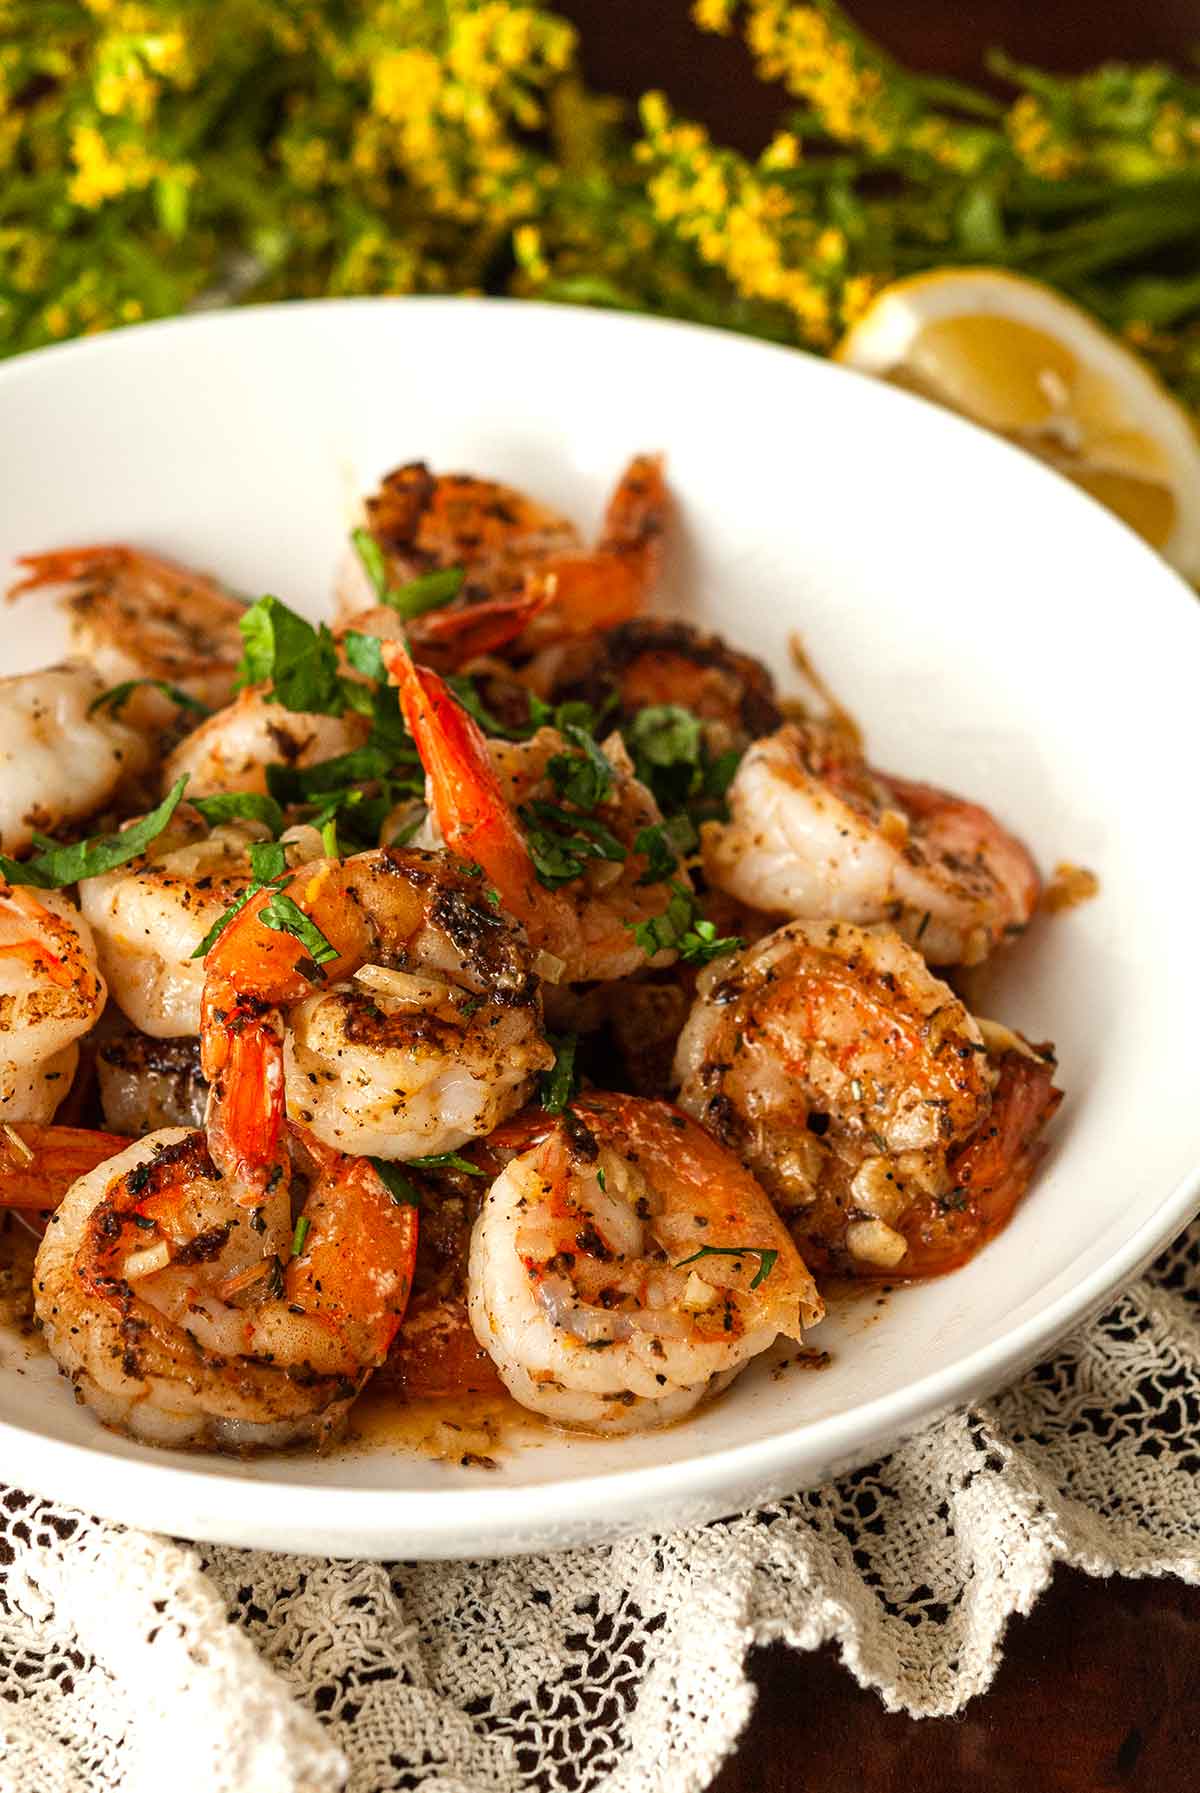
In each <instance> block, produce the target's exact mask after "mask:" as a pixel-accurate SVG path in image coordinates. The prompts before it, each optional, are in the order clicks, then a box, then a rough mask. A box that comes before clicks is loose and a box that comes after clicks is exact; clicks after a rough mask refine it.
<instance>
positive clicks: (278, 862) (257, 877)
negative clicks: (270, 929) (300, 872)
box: [192, 840, 288, 959]
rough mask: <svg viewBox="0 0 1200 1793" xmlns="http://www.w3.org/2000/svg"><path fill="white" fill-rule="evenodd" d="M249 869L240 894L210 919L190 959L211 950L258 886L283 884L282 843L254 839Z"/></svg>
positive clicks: (286, 875)
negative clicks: (206, 931) (210, 923)
mask: <svg viewBox="0 0 1200 1793" xmlns="http://www.w3.org/2000/svg"><path fill="white" fill-rule="evenodd" d="M250 871H251V878H250V882H249V884H248V885H247V886H246V888H245V890H243V892H242V894H241V896H240V897H237V898H235V899H234V901H233V902H232V903H231V904H230V905H229V907H228V909H226V911H225V913H224V915H222V916H219V917H218V919H217V920H216V921H215V922H214V923H213V925H212V927H211V928H210V929H209V930H208V933H207V934H206V935H205V936H204V938H203V940H202V941H201V942H200V944H199V946H198V947H197V948H196V950H195V952H194V953H193V954H192V958H193V959H203V958H204V957H205V956H206V955H207V954H208V953H210V952H211V951H212V949H213V947H214V946H215V945H216V943H217V941H218V940H219V939H220V938H221V935H222V934H223V933H224V932H225V930H226V928H227V927H228V926H229V924H230V922H231V921H232V920H233V918H234V916H235V915H239V914H240V913H241V911H242V910H243V909H244V908H245V907H246V904H247V903H248V902H250V900H251V898H253V897H256V896H257V895H258V893H259V891H260V890H269V889H271V888H272V887H275V886H278V885H280V884H286V882H287V879H288V869H287V853H286V850H285V849H284V847H283V845H282V843H281V842H279V841H266V840H256V841H254V842H253V843H252V845H251V848H250Z"/></svg>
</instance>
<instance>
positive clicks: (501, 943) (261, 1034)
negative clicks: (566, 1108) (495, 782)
mask: <svg viewBox="0 0 1200 1793" xmlns="http://www.w3.org/2000/svg"><path fill="white" fill-rule="evenodd" d="M283 895H284V896H285V897H286V898H287V899H289V900H290V902H291V903H293V904H294V905H296V906H297V908H298V909H299V910H300V911H301V912H302V914H303V916H304V917H306V918H307V919H308V920H309V921H310V922H312V923H313V924H315V926H316V928H317V929H319V930H320V934H321V935H322V936H323V937H324V940H325V941H326V942H328V950H329V951H330V952H331V953H332V957H330V958H329V960H328V961H327V962H326V963H324V964H323V965H320V966H318V965H317V964H316V963H314V960H313V958H312V951H313V947H312V944H311V941H310V942H309V943H305V941H304V940H302V939H299V938H297V937H296V935H295V934H292V933H284V932H280V931H278V929H276V928H274V927H272V926H270V925H269V923H270V916H269V914H268V915H267V916H266V918H265V919H264V911H265V910H266V908H267V905H268V903H269V902H271V903H275V902H278V900H279V896H278V893H274V892H264V893H263V894H262V895H261V896H259V897H256V898H254V899H253V901H252V902H250V903H249V904H247V905H246V907H245V908H243V909H242V911H241V912H240V914H239V915H238V916H237V917H236V918H235V919H234V920H233V921H232V922H231V923H230V925H229V926H228V927H227V928H226V929H225V932H224V933H223V934H222V935H221V937H220V939H219V940H218V941H217V942H216V944H215V946H214V947H213V949H212V951H211V952H210V953H209V955H208V957H207V959H206V960H205V968H206V973H207V978H206V982H205V987H204V1001H203V1016H202V1026H201V1039H202V1044H203V1051H202V1063H203V1069H204V1073H205V1075H206V1076H207V1077H208V1078H209V1080H210V1081H211V1082H212V1084H213V1092H212V1098H211V1102H210V1108H209V1139H210V1144H211V1146H212V1150H213V1156H214V1158H215V1160H216V1162H217V1164H218V1167H219V1168H220V1169H221V1170H222V1171H226V1172H231V1173H232V1174H233V1175H234V1177H235V1180H236V1181H238V1182H243V1181H248V1182H250V1183H253V1184H254V1185H255V1186H257V1187H260V1188H261V1187H263V1186H264V1184H265V1183H267V1182H268V1181H269V1179H270V1177H271V1175H272V1174H273V1172H274V1168H275V1165H276V1162H277V1157H278V1148H279V1142H280V1137H281V1129H282V1121H283V1114H284V1108H285V1104H286V1110H287V1113H288V1114H289V1115H290V1116H291V1118H292V1119H293V1120H297V1121H302V1122H303V1123H304V1125H305V1126H306V1127H309V1128H311V1130H312V1132H313V1133H314V1134H315V1135H316V1137H317V1138H318V1139H320V1140H322V1141H324V1142H325V1144H326V1145H328V1146H333V1147H336V1148H337V1149H338V1150H340V1151H348V1152H354V1153H369V1154H371V1155H373V1156H375V1157H379V1158H389V1159H405V1158H417V1157H424V1156H428V1155H436V1154H438V1153H442V1152H452V1151H455V1150H457V1148H458V1147H459V1146H461V1145H464V1144H465V1143H466V1142H467V1141H468V1140H470V1139H474V1138H476V1137H478V1136H479V1135H482V1134H485V1133H489V1132H491V1130H492V1128H493V1127H495V1126H496V1125H497V1123H498V1122H499V1121H501V1120H503V1119H504V1118H505V1116H506V1115H509V1114H511V1113H512V1112H513V1111H514V1109H516V1108H519V1107H520V1105H521V1103H522V1102H523V1101H524V1100H525V1098H526V1097H527V1096H528V1094H529V1092H530V1090H531V1088H532V1085H533V1079H534V1076H535V1074H536V1073H537V1072H538V1071H542V1070H546V1069H548V1068H549V1066H550V1065H551V1064H552V1063H553V1062H554V1054H553V1052H552V1051H551V1049H550V1047H549V1046H548V1045H547V1043H546V1040H545V1037H544V1035H543V1032H542V1007H541V997H540V994H539V991H538V985H537V980H536V978H535V977H534V976H533V968H532V954H531V952H530V949H529V947H528V945H527V943H526V941H525V939H524V937H523V935H522V934H521V931H520V930H519V929H518V928H517V927H516V926H515V925H514V924H513V923H512V922H511V921H509V920H508V919H507V918H506V917H505V916H504V915H502V914H501V913H500V910H499V908H498V906H497V905H496V904H495V903H493V902H492V901H491V900H490V897H491V896H493V895H494V892H489V888H488V886H487V884H486V883H485V881H484V879H483V876H482V874H481V873H480V871H479V868H478V867H477V866H475V867H469V866H464V865H462V864H460V863H459V862H457V861H456V860H454V859H453V858H451V857H450V855H448V854H445V853H427V852H422V851H420V850H418V849H416V848H408V849H398V848H379V849H377V850H376V851H373V852H369V853H360V854H357V855H356V856H355V857H354V858H352V859H346V860H334V859H322V860H314V861H312V862H311V863H309V864H308V865H304V866H301V867H300V869H299V870H298V871H297V872H295V873H294V874H293V876H292V877H291V879H290V880H289V882H288V883H287V884H286V886H284V890H283Z"/></svg>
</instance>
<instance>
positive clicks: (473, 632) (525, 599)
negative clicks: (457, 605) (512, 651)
mask: <svg viewBox="0 0 1200 1793" xmlns="http://www.w3.org/2000/svg"><path fill="white" fill-rule="evenodd" d="M553 599H554V593H553V591H552V590H551V589H550V588H549V586H548V585H546V584H542V585H540V586H539V585H532V586H530V587H527V588H526V590H524V591H521V592H518V593H517V595H516V596H515V597H505V598H484V599H483V600H482V601H481V602H480V603H478V604H469V605H467V606H465V607H464V608H463V609H461V610H437V611H433V612H431V613H430V614H429V615H428V616H424V617H418V618H417V619H416V621H415V622H413V623H412V624H410V626H409V637H410V639H411V641H412V643H413V645H414V646H415V648H416V650H417V652H418V653H422V652H425V651H428V652H430V653H434V652H437V653H439V654H441V655H444V656H445V657H446V658H447V659H448V660H449V661H450V662H451V663H452V664H453V665H455V666H462V665H465V663H466V662H467V661H468V660H473V659H474V658H475V657H476V655H478V654H494V653H496V652H497V651H498V650H499V649H500V648H502V647H505V646H507V644H508V643H509V642H510V641H515V640H516V638H517V636H518V635H520V634H521V633H522V632H523V631H524V630H525V629H526V628H527V627H528V625H529V624H530V623H531V622H532V621H533V619H534V617H535V616H538V615H540V613H541V612H542V611H543V610H545V609H546V608H547V606H548V605H549V604H551V603H552V602H553Z"/></svg>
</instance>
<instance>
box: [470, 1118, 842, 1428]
mask: <svg viewBox="0 0 1200 1793" xmlns="http://www.w3.org/2000/svg"><path fill="white" fill-rule="evenodd" d="M491 1144H492V1145H493V1146H494V1147H497V1148H498V1149H500V1150H502V1151H503V1150H506V1149H511V1148H512V1147H514V1146H515V1147H516V1148H517V1154H518V1155H517V1156H516V1157H514V1158H513V1159H512V1161H511V1162H510V1163H509V1164H508V1165H507V1167H506V1168H505V1169H504V1171H503V1172H502V1173H501V1175H500V1176H499V1177H498V1178H497V1179H496V1181H495V1182H494V1183H493V1185H492V1187H491V1189H490V1191H489V1193H488V1195H487V1198H486V1200H485V1202H484V1205H483V1209H482V1211H481V1213H480V1216H479V1219H478V1221H477V1222H476V1224H475V1229H474V1232H473V1234H472V1236H471V1257H470V1269H469V1287H470V1312H471V1323H472V1325H473V1326H474V1328H475V1334H476V1337H477V1338H478V1340H479V1342H480V1344H481V1345H483V1346H485V1347H486V1349H487V1350H488V1351H489V1352H490V1354H491V1356H492V1358H493V1360H494V1362H495V1364H496V1367H497V1369H498V1370H499V1372H500V1375H501V1378H502V1380H503V1381H504V1384H505V1386H506V1387H507V1388H508V1390H509V1392H510V1394H512V1395H513V1396H514V1397H515V1399H516V1400H518V1401H519V1402H520V1403H521V1405H522V1406H524V1407H529V1408H532V1409H533V1411H534V1412H535V1413H543V1414H545V1415H546V1416H547V1417H548V1418H550V1419H553V1420H557V1421H558V1423H559V1424H560V1425H568V1426H579V1427H584V1428H586V1429H587V1430H588V1431H591V1432H608V1433H612V1432H633V1431H639V1430H641V1429H643V1428H645V1427H648V1426H660V1425H666V1424H668V1423H669V1422H670V1421H671V1420H675V1419H679V1418H680V1417H681V1416H682V1415H683V1414H685V1413H689V1412H691V1410H692V1408H693V1407H695V1406H696V1405H697V1403H698V1402H699V1401H701V1400H703V1398H704V1396H705V1395H706V1394H711V1393H715V1392H716V1391H717V1390H718V1389H720V1388H723V1387H725V1386H726V1384H727V1383H729V1382H730V1381H731V1380H732V1379H733V1377H734V1376H736V1375H737V1373H738V1371H739V1370H741V1369H743V1368H744V1367H745V1365H746V1364H747V1363H749V1362H750V1360H751V1358H753V1357H756V1356H757V1355H758V1353H759V1352H760V1351H765V1350H766V1348H767V1346H768V1345H770V1344H772V1343H773V1342H774V1340H775V1339H776V1338H777V1337H778V1336H779V1334H780V1333H782V1334H784V1335H785V1336H786V1337H788V1338H796V1339H798V1338H800V1337H801V1335H802V1328H803V1327H804V1326H806V1325H807V1326H811V1325H814V1324H815V1323H816V1322H817V1321H818V1320H819V1319H820V1318H821V1316H822V1313H823V1311H824V1310H823V1307H822V1303H821V1299H820V1297H819V1295H818V1294H817V1291H816V1288H815V1286H814V1284H813V1281H812V1278H811V1277H810V1276H809V1274H808V1271H807V1270H806V1269H805V1267H804V1264H803V1263H802V1262H801V1260H800V1257H799V1255H798V1254H797V1251H796V1248H795V1246H794V1245H793V1243H792V1241H791V1239H790V1238H789V1236H788V1234H787V1232H786V1230H785V1229H784V1227H783V1225H782V1224H781V1222H780V1221H779V1219H778V1217H777V1216H776V1214H775V1212H774V1210H773V1209H772V1207H771V1204H770V1202H769V1201H768V1200H767V1198H766V1196H765V1195H764V1193H763V1191H762V1190H761V1189H760V1188H759V1186H758V1184H757V1183H756V1182H755V1180H754V1178H753V1177H752V1176H751V1175H750V1174H749V1172H748V1171H746V1170H745V1169H744V1168H743V1166H742V1165H741V1164H740V1163H739V1162H738V1160H737V1159H736V1158H735V1157H734V1156H733V1155H732V1154H731V1153H729V1152H727V1151H725V1150H724V1149H723V1147H721V1146H719V1145H718V1144H717V1143H716V1141H715V1140H713V1139H711V1138H710V1137H709V1136H708V1134H706V1133H705V1132H704V1130H703V1129H702V1128H701V1127H698V1126H697V1125H696V1124H695V1122H694V1121H691V1120H689V1119H688V1117H687V1116H686V1115H683V1114H681V1113H680V1112H679V1110H678V1109H676V1108H672V1107H670V1106H669V1104H667V1103H665V1102H647V1101H641V1100H639V1099H638V1098H637V1097H634V1096H617V1095H607V1094H601V1093H598V1092H597V1093H593V1094H590V1095H586V1096H580V1097H579V1098H578V1099H577V1100H576V1101H575V1102H574V1103H573V1104H572V1106H571V1108H570V1110H569V1111H568V1112H567V1113H566V1114H564V1115H563V1116H562V1117H560V1118H553V1119H552V1118H551V1117H549V1116H547V1115H538V1114H533V1115H530V1116H527V1117H524V1118H523V1120H522V1121H520V1122H517V1123H515V1124H513V1125H511V1126H509V1127H508V1128H503V1129H501V1131H500V1133H499V1134H498V1136H496V1138H495V1139H493V1141H492V1142H491Z"/></svg>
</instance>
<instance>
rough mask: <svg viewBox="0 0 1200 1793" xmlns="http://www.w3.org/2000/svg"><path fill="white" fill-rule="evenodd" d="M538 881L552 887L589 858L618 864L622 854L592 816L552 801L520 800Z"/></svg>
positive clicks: (573, 875) (581, 868)
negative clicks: (576, 812) (528, 801)
mask: <svg viewBox="0 0 1200 1793" xmlns="http://www.w3.org/2000/svg"><path fill="white" fill-rule="evenodd" d="M517 814H518V816H519V817H520V820H521V824H522V826H523V828H524V830H525V844H526V846H527V847H528V848H529V857H530V858H531V859H532V860H533V869H534V871H535V872H536V874H537V879H538V883H539V884H543V885H545V887H546V889H547V890H556V889H557V888H558V887H559V886H560V885H562V884H569V883H570V882H571V881H572V879H574V878H578V877H579V876H580V875H581V873H582V872H583V871H584V869H585V867H586V865H587V862H588V860H589V859H607V860H609V861H610V862H611V863H612V864H620V863H621V861H623V860H624V859H625V857H626V853H625V848H624V847H623V846H622V845H621V843H620V841H619V840H618V839H617V837H616V835H615V834H613V832H612V830H611V829H609V828H606V827H605V825H604V823H603V822H599V821H597V820H596V819H595V817H594V816H581V815H576V814H574V813H573V812H571V811H567V810H562V809H558V808H557V807H556V806H555V805H554V804H553V803H542V802H535V803H524V804H522V805H521V807H520V809H519V810H518V811H517Z"/></svg>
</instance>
